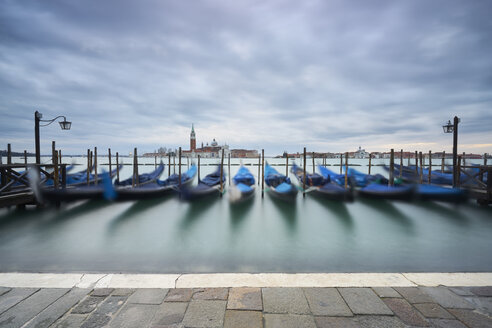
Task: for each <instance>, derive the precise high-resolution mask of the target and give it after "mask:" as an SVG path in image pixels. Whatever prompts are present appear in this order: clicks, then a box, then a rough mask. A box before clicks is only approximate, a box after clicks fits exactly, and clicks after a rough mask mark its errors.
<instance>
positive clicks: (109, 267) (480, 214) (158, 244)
mask: <svg viewBox="0 0 492 328" xmlns="http://www.w3.org/2000/svg"><path fill="white" fill-rule="evenodd" d="M282 162H283V160H282ZM272 163H275V162H274V160H272ZM152 168H153V166H150V167H148V166H146V167H143V168H142V171H143V170H147V169H148V170H151V169H152ZM238 168H239V167H232V172H231V173H232V174H234V173H235V170H237V169H238ZM213 169H215V166H213V165H210V166H204V167H202V169H201V174H202V176H204V175H206V174H207V173H210V172H211V171H212V170H213ZM255 169H256V167H254V168H252V169H251V171H252V172H253V173H256V170H255ZM378 169H379V168H378ZM374 170H376V168H374ZM124 172H127V173H129V171H128V170H126V171H124ZM124 172H123V174H122V178H123V177H124V175H125V173H124ZM376 173H379V172H376ZM166 174H167V171H166ZM163 178H165V177H163ZM195 183H196V181H195ZM226 189H227V188H226ZM491 214H492V209H491V208H490V207H489V208H480V207H478V206H475V205H474V204H471V203H470V204H463V205H460V206H455V205H448V204H443V203H432V202H425V203H424V202H417V203H404V202H387V201H379V200H364V199H357V200H356V201H354V202H353V203H342V202H335V201H327V200H325V199H323V198H319V197H316V196H315V195H312V194H307V195H306V197H305V198H303V197H302V194H299V195H298V197H297V199H296V202H295V203H288V202H284V201H281V200H278V199H275V198H272V197H270V195H268V193H267V192H266V193H265V195H264V198H262V197H261V190H257V192H256V194H255V196H254V197H253V198H252V199H251V200H249V201H247V202H245V203H240V204H230V203H229V200H228V194H227V192H226V194H225V195H224V196H223V197H222V198H219V197H211V198H207V199H203V200H201V201H198V202H183V201H180V200H179V199H178V198H177V197H175V196H172V195H171V196H169V197H168V198H162V199H156V200H148V201H139V202H133V203H132V202H128V203H108V202H104V201H101V202H97V201H90V202H79V203H74V204H69V205H63V206H62V207H61V208H60V209H59V210H56V209H54V208H49V207H47V208H44V209H27V210H24V211H22V210H21V211H19V210H10V211H7V210H2V211H0V271H35V272H43V271H44V272H46V271H48V272H50V271H51V272H67V271H72V272H75V271H78V272H80V271H101V272H115V271H117V272H150V273H154V272H162V273H166V272H167V273H172V272H234V271H242V272H244V271H247V272H327V271H328V272H364V271H366V272H371V271H372V272H375V271H378V272H381V271H383V272H395V271H396V272H405V271H491V270H492V258H491V255H490V254H492V240H491V238H490V235H491V233H492V215H491Z"/></svg>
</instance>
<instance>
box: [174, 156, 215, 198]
mask: <svg viewBox="0 0 492 328" xmlns="http://www.w3.org/2000/svg"><path fill="white" fill-rule="evenodd" d="M178 156H179V158H178V181H179V182H178V183H179V187H180V188H181V147H179V155H178ZM221 181H222V179H221Z"/></svg>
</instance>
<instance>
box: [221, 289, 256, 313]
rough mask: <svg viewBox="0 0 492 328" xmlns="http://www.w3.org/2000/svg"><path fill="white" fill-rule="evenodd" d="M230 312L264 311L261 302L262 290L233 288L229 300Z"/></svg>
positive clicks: (228, 307)
mask: <svg viewBox="0 0 492 328" xmlns="http://www.w3.org/2000/svg"><path fill="white" fill-rule="evenodd" d="M227 309H228V310H252V311H255V310H256V311H261V310H263V302H262V301H261V288H257V287H243V288H231V289H230V290H229V298H228V300H227Z"/></svg>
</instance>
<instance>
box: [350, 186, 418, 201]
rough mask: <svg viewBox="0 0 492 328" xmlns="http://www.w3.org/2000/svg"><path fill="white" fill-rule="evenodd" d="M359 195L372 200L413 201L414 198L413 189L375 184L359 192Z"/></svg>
mask: <svg viewBox="0 0 492 328" xmlns="http://www.w3.org/2000/svg"><path fill="white" fill-rule="evenodd" d="M358 195H359V196H360V197H364V198H372V199H387V200H411V199H412V198H413V187H411V186H387V185H381V184H376V183H373V184H370V185H368V186H367V187H364V188H361V189H360V190H358Z"/></svg>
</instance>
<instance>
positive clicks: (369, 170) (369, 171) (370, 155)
mask: <svg viewBox="0 0 492 328" xmlns="http://www.w3.org/2000/svg"><path fill="white" fill-rule="evenodd" d="M371 158H372V153H369V168H368V169H367V174H369V175H371Z"/></svg>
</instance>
